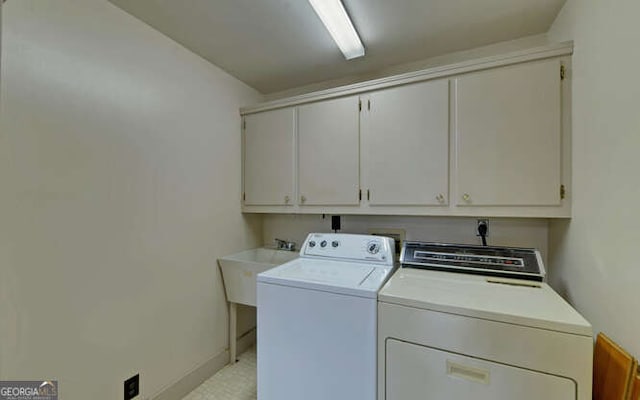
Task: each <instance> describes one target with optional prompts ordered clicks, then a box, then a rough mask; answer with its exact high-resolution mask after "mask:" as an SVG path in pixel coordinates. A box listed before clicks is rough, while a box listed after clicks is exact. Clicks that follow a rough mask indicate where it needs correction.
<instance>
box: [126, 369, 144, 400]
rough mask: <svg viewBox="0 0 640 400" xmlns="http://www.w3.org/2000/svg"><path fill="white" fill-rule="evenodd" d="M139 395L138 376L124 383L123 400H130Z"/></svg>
mask: <svg viewBox="0 0 640 400" xmlns="http://www.w3.org/2000/svg"><path fill="white" fill-rule="evenodd" d="M139 394H140V374H136V375H135V376H132V377H131V378H129V379H127V380H126V381H124V400H130V399H133V398H134V397H136V396H138V395H139Z"/></svg>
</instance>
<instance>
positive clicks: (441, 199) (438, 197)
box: [436, 193, 444, 203]
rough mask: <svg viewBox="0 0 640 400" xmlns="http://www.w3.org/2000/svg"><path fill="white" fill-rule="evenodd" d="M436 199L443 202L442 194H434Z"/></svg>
mask: <svg viewBox="0 0 640 400" xmlns="http://www.w3.org/2000/svg"><path fill="white" fill-rule="evenodd" d="M436 200H438V203H444V195H443V194H442V193H440V194H439V195H437V196H436Z"/></svg>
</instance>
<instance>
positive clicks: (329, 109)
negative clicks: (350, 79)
mask: <svg viewBox="0 0 640 400" xmlns="http://www.w3.org/2000/svg"><path fill="white" fill-rule="evenodd" d="M359 128H360V119H359V112H358V96H352V97H346V98H340V99H335V100H328V101H322V102H318V103H312V104H307V105H304V106H300V107H298V188H299V199H298V201H299V204H300V205H302V206H337V205H340V206H349V205H355V206H357V205H358V204H359V199H358V191H359V144H358V138H359Z"/></svg>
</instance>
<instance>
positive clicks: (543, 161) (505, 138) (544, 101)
mask: <svg viewBox="0 0 640 400" xmlns="http://www.w3.org/2000/svg"><path fill="white" fill-rule="evenodd" d="M456 81H457V82H456V103H457V118H456V125H457V126H456V135H457V136H456V142H457V143H456V145H457V149H456V150H457V152H456V153H457V154H456V169H455V171H456V177H455V182H456V194H455V195H456V204H457V205H459V206H474V205H475V206H551V205H559V204H560V176H561V170H560V158H561V142H560V140H561V106H560V100H561V85H560V62H559V61H558V60H551V61H542V62H535V63H530V64H525V65H518V66H511V67H504V68H499V69H496V70H492V71H487V72H480V73H475V74H470V75H467V76H463V77H460V78H458V79H457V80H456Z"/></svg>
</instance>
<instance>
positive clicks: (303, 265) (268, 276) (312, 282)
mask: <svg viewBox="0 0 640 400" xmlns="http://www.w3.org/2000/svg"><path fill="white" fill-rule="evenodd" d="M391 272H392V267H390V266H380V265H371V264H366V263H350V262H341V261H329V260H316V259H304V258H299V259H296V260H293V261H290V262H288V263H286V264H283V265H280V266H278V267H276V268H273V269H270V270H268V271H265V272H263V273H261V274H258V277H257V280H258V282H262V283H271V284H277V285H282V286H290V287H297V288H302V289H312V290H320V291H326V292H332V293H338V294H346V295H353V296H359V297H367V298H376V297H377V292H378V290H379V289H380V287H381V286H382V284H384V282H385V281H386V280H387V278H388V277H389V275H390V273H391Z"/></svg>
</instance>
